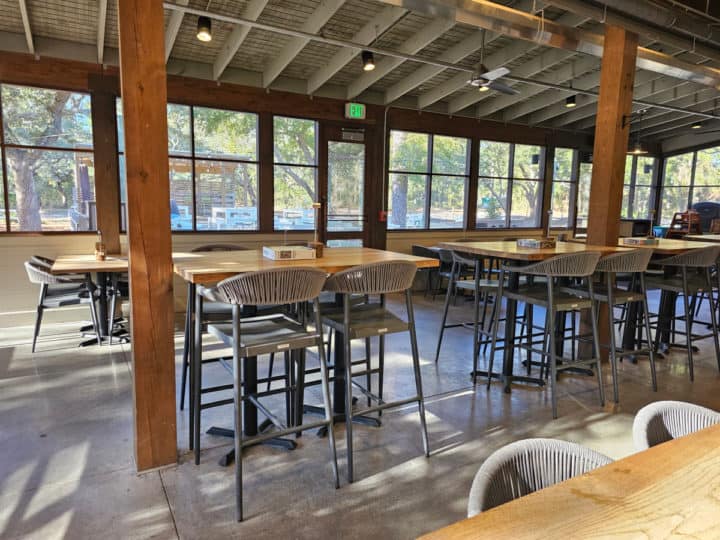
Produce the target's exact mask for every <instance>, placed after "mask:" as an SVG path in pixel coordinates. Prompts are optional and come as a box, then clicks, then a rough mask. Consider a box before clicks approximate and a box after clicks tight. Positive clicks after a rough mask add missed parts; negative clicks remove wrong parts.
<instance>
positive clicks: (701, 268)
mask: <svg viewBox="0 0 720 540" xmlns="http://www.w3.org/2000/svg"><path fill="white" fill-rule="evenodd" d="M719 258H720V245H719V246H710V247H705V248H698V249H691V250H690V251H686V252H685V253H681V254H680V255H675V256H673V257H668V258H666V259H662V260H660V261H658V262H657V264H658V265H660V266H661V267H663V268H664V269H666V271H667V270H679V272H680V275H679V276H678V275H677V273H676V274H675V275H666V276H663V277H661V278H658V277H649V278H648V279H647V287H648V289H658V290H660V291H662V293H663V295H665V296H667V297H668V298H670V301H671V302H672V303H673V305H674V302H675V301H674V298H675V297H676V296H677V295H680V296H682V299H683V308H684V312H683V316H681V317H678V316H676V315H674V314H673V315H672V316H671V317H670V319H671V320H673V321H674V320H676V319H682V320H683V321H684V323H685V324H684V327H685V328H684V334H685V345H686V349H687V355H688V371H689V373H690V380H691V381H693V380H695V372H694V366H693V338H694V337H697V338H704V337H707V336H696V335H693V333H692V327H693V322H694V313H693V309H692V308H691V306H690V299H691V298H693V297H695V296H698V295H700V294H702V293H703V292H705V293H707V294H708V297H709V302H710V321H711V328H712V333H711V334H710V335H711V336H712V338H713V343H714V345H715V356H716V358H717V363H718V370H720V342H719V341H718V321H717V314H716V312H715V310H716V306H715V301H714V299H713V280H712V277H711V269H712V268H713V267H714V266H715V265H716V264H717V262H718V259H719ZM718 285H720V283H719V284H718ZM661 304H662V302H661ZM667 319H668V318H665V325H663V324H662V318H661V319H659V321H658V328H657V331H656V333H655V349H656V350H657V349H658V348H659V347H660V340H661V336H662V334H663V333H664V332H669V331H670V325H671V320H667Z"/></svg>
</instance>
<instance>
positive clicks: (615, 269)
mask: <svg viewBox="0 0 720 540" xmlns="http://www.w3.org/2000/svg"><path fill="white" fill-rule="evenodd" d="M652 253H653V252H652V250H651V249H635V250H633V251H627V252H621V253H614V254H612V255H608V256H606V257H603V258H602V259H600V261H599V262H598V264H597V266H596V267H595V272H600V273H603V274H605V283H604V284H602V285H600V286H596V287H595V291H594V297H595V300H596V301H597V302H602V303H605V304H607V305H608V323H609V327H610V328H609V331H610V347H609V349H610V364H611V368H612V379H613V397H614V401H615V403H618V401H619V389H618V375H617V362H618V359H619V358H623V357H625V356H630V355H636V354H647V355H648V356H649V358H650V374H651V378H652V388H653V391H654V392H657V376H656V373H655V353H654V350H653V347H652V346H648V348H647V349H643V348H639V349H633V350H625V349H623V348H618V347H617V343H616V341H617V340H616V337H615V324H616V320H615V313H614V307H615V306H619V305H621V306H623V308H627V307H628V305H629V304H630V303H632V302H638V303H640V304H642V310H643V311H642V315H643V317H642V318H643V325H644V327H645V332H646V333H647V341H648V345H650V341H651V338H650V315H649V313H648V304H647V291H646V290H645V270H647V266H648V263H649V262H650V258H651V257H652ZM619 273H622V274H631V275H632V278H633V281H637V289H638V290H633V289H634V288H633V286H632V284H631V286H630V289H628V290H625V289H620V288H618V287H617V285H616V283H615V278H616V276H617V274H619ZM576 290H577V294H579V295H581V296H587V293H586V291H583V290H581V289H576ZM629 314H630V309H623V311H622V319H621V321H620V323H621V324H623V325H624V324H627V317H628V316H629ZM640 343H642V336H640Z"/></svg>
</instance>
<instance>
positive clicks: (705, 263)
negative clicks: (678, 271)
mask: <svg viewBox="0 0 720 540" xmlns="http://www.w3.org/2000/svg"><path fill="white" fill-rule="evenodd" d="M719 258H720V245H718V246H708V247H704V248H698V249H691V250H690V251H686V252H685V253H681V254H680V255H674V256H673V257H668V258H667V259H662V260H661V261H658V264H660V265H662V266H687V267H690V268H710V267H711V266H715V264H716V263H717V261H718V259H719Z"/></svg>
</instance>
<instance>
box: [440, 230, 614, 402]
mask: <svg viewBox="0 0 720 540" xmlns="http://www.w3.org/2000/svg"><path fill="white" fill-rule="evenodd" d="M440 247H442V248H445V249H450V250H453V251H459V252H463V253H470V254H472V255H479V256H482V257H489V258H493V259H501V260H505V261H515V262H521V263H531V262H537V261H543V260H545V259H549V258H551V257H555V256H556V255H563V254H568V253H581V252H586V251H591V252H599V253H601V254H603V255H608V254H610V253H615V252H618V251H623V250H625V249H627V248H623V247H619V246H595V245H586V244H584V243H577V242H557V244H556V246H555V247H553V248H542V249H534V248H524V247H518V245H517V242H514V241H490V242H441V243H440ZM517 279H518V276H517V274H510V277H509V280H510V285H509V286H510V287H513V286H514V287H517ZM516 309H517V301H516V300H511V299H508V302H507V308H506V312H505V317H506V321H505V337H504V343H505V348H504V354H503V368H502V373H501V374H497V373H484V372H478V373H472V374H471V375H472V376H473V377H475V376H477V375H487V376H489V377H494V378H500V379H502V381H503V382H504V390H505V392H506V393H509V392H510V385H511V384H512V383H513V382H524V383H531V384H540V385H542V384H544V381H543V380H542V379H539V378H536V377H526V376H518V375H513V361H514V346H513V344H514V341H515V311H516ZM473 339H475V338H473Z"/></svg>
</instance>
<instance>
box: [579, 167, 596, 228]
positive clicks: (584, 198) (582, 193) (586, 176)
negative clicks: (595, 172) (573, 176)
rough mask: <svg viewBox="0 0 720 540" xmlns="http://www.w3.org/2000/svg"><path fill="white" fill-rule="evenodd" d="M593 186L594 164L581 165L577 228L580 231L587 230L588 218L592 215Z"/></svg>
mask: <svg viewBox="0 0 720 540" xmlns="http://www.w3.org/2000/svg"><path fill="white" fill-rule="evenodd" d="M591 184H592V163H580V167H579V173H578V187H577V191H578V194H577V205H576V206H575V208H576V209H577V216H576V217H575V226H576V227H577V228H579V229H587V224H588V216H589V215H590V185H591Z"/></svg>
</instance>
